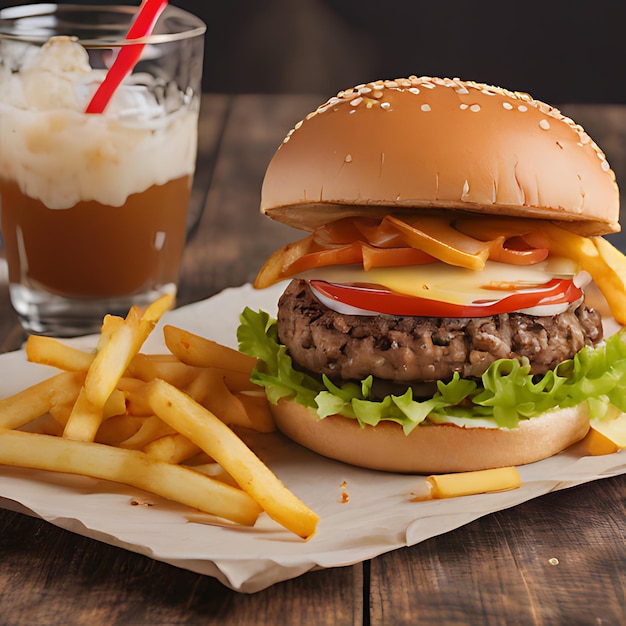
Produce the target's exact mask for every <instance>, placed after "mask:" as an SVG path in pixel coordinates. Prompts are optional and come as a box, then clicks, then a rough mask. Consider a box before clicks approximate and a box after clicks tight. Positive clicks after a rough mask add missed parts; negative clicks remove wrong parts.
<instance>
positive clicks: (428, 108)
mask: <svg viewBox="0 0 626 626" xmlns="http://www.w3.org/2000/svg"><path fill="white" fill-rule="evenodd" d="M420 108H421V109H422V111H430V104H422V106H421V107H420Z"/></svg>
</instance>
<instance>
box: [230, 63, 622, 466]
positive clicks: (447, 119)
mask: <svg viewBox="0 0 626 626" xmlns="http://www.w3.org/2000/svg"><path fill="white" fill-rule="evenodd" d="M261 212H262V213H263V214H265V215H267V216H269V217H270V218H272V219H275V220H277V221H279V222H282V223H285V224H288V225H290V226H293V227H296V228H298V229H301V230H303V231H305V233H304V234H303V237H302V239H300V240H299V241H296V242H294V243H290V244H288V245H286V246H284V247H283V248H281V249H280V250H278V251H276V252H275V253H274V254H273V255H272V256H271V257H270V258H269V259H268V260H267V262H266V263H265V265H264V266H263V267H262V268H261V270H260V272H259V274H258V276H257V278H256V281H255V287H257V288H259V289H263V288H267V287H269V286H271V285H273V284H276V283H281V282H282V281H287V282H286V288H285V291H284V293H283V295H282V296H281V298H280V300H279V303H278V312H277V319H276V320H274V319H271V318H270V316H269V315H268V314H267V313H264V312H262V311H259V312H254V311H252V310H249V309H246V310H245V311H244V312H243V314H242V316H241V325H240V327H239V330H238V338H239V343H240V349H241V350H242V351H243V352H246V353H248V354H251V355H253V356H255V357H257V358H258V359H259V361H258V366H257V368H256V370H255V372H254V373H253V380H254V381H255V382H257V383H258V384H260V385H262V386H263V387H264V388H265V390H266V393H267V396H268V399H269V400H270V406H271V409H272V412H273V414H274V417H275V419H276V423H277V425H278V428H279V429H280V430H281V431H282V432H283V433H284V434H285V435H287V436H288V437H289V438H291V439H293V440H294V441H296V442H298V443H300V444H302V445H303V446H305V447H307V448H310V449H311V450H314V451H316V452H318V453H320V454H322V455H325V456H328V457H330V458H333V459H337V460H340V461H344V462H347V463H350V464H354V465H358V466H362V467H366V468H371V469H376V470H387V471H393V472H409V473H445V472H459V471H469V470H478V469H488V468H494V467H500V466H509V465H520V464H525V463H531V462H534V461H538V460H540V459H544V458H547V457H550V456H552V455H554V454H556V453H558V452H560V451H561V450H563V449H565V448H567V447H568V446H570V445H572V444H573V443H575V442H577V441H579V440H581V439H582V438H583V437H584V436H585V435H586V434H587V432H588V430H589V428H590V423H593V424H594V426H596V427H598V428H599V429H600V430H604V432H608V431H611V429H613V431H615V424H616V423H619V424H622V423H623V420H621V421H620V419H621V416H622V412H624V411H626V401H625V400H624V398H623V396H625V395H626V394H624V393H623V391H622V388H623V385H624V384H625V383H626V360H625V359H626V334H622V333H621V332H617V333H615V334H612V335H611V333H612V332H613V331H610V332H607V328H608V322H612V323H613V325H614V326H615V328H617V329H619V327H620V326H622V325H624V324H626V288H625V284H624V282H625V277H626V260H625V258H624V256H623V255H622V254H621V253H620V252H619V251H618V250H617V249H616V248H615V247H613V246H612V244H611V243H609V241H608V240H607V239H605V238H604V237H603V235H606V234H609V233H614V232H617V231H618V230H619V222H618V220H619V192H618V187H617V184H616V180H615V175H614V173H613V171H612V170H611V168H610V167H609V164H608V163H607V160H606V157H605V155H604V153H603V152H602V150H601V149H600V148H599V147H598V146H597V145H596V143H595V142H594V141H593V140H592V139H591V138H590V137H589V136H588V135H587V133H586V132H585V131H584V130H583V128H582V127H581V126H580V125H578V124H576V123H575V122H574V121H572V120H571V119H569V118H567V117H565V116H564V115H562V114H561V113H560V112H559V111H558V110H557V109H555V108H553V107H551V106H549V105H547V104H545V103H543V102H540V101H537V100H535V99H533V98H532V97H531V96H529V95H528V94H525V93H519V92H512V91H509V90H506V89H502V88H498V87H494V86H490V85H485V84H481V83H476V82H470V81H462V80H459V79H440V78H431V77H415V76H411V77H409V78H406V79H397V80H388V81H376V82H372V83H368V84H362V85H358V86H357V87H354V88H352V89H348V90H345V91H342V92H340V93H339V94H338V95H337V96H336V97H333V98H330V99H329V100H328V101H327V102H325V103H323V104H322V105H321V106H319V107H318V108H317V109H316V110H315V111H313V112H311V113H310V114H309V115H307V116H306V118H305V119H304V120H302V121H301V122H299V123H298V124H296V125H295V127H294V128H293V130H291V131H290V132H289V133H288V135H287V136H286V137H285V139H284V141H283V143H282V144H281V145H280V146H279V148H278V150H277V151H276V153H275V155H274V156H273V158H272V160H271V162H270V163H269V166H268V168H267V171H266V174H265V178H264V182H263V186H262V192H261ZM603 313H604V321H603ZM609 335H611V336H609ZM607 425H609V426H607Z"/></svg>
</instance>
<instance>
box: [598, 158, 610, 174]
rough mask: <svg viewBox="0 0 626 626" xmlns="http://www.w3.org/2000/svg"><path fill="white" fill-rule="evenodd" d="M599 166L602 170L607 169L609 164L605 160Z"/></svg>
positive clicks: (605, 170)
mask: <svg viewBox="0 0 626 626" xmlns="http://www.w3.org/2000/svg"><path fill="white" fill-rule="evenodd" d="M600 167H602V171H603V172H608V171H609V164H608V163H607V162H606V161H602V165H601V166H600Z"/></svg>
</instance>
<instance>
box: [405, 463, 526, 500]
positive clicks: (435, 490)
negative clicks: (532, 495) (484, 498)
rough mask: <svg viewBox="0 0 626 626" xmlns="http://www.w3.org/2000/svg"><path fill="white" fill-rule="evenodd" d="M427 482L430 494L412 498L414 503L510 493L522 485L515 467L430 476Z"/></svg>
mask: <svg viewBox="0 0 626 626" xmlns="http://www.w3.org/2000/svg"><path fill="white" fill-rule="evenodd" d="M426 481H427V486H428V493H427V494H426V495H423V496H416V497H414V498H412V500H413V501H420V500H433V499H438V498H458V497H460V496H471V495H476V494H480V493H494V492H498V491H509V490H511V489H518V488H519V487H520V485H521V484H522V481H521V478H520V475H519V472H518V471H517V468H515V467H498V468H494V469H487V470H477V471H474V472H459V473H452V474H439V475H433V476H428V477H427V479H426Z"/></svg>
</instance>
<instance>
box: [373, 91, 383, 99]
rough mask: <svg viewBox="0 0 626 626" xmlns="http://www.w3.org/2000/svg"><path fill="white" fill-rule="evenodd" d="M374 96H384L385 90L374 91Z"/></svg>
mask: <svg viewBox="0 0 626 626" xmlns="http://www.w3.org/2000/svg"><path fill="white" fill-rule="evenodd" d="M373 96H374V98H382V97H383V92H382V91H375V92H374V93H373Z"/></svg>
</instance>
